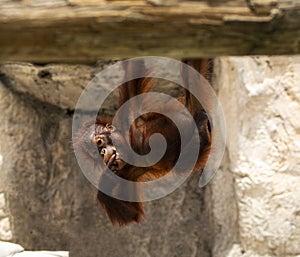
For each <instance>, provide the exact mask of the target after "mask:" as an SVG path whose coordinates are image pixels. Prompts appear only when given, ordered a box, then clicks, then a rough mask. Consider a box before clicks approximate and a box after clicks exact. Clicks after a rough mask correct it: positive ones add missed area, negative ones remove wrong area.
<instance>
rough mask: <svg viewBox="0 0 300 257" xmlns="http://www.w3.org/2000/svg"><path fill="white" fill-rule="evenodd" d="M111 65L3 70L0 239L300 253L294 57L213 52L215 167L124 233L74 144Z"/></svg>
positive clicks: (174, 251) (298, 99)
mask: <svg viewBox="0 0 300 257" xmlns="http://www.w3.org/2000/svg"><path fill="white" fill-rule="evenodd" d="M107 64H108V63H104V62H99V63H98V65H96V66H93V67H90V66H84V65H46V66H34V65H30V64H20V63H19V64H14V63H6V64H2V65H1V66H0V82H1V84H0V119H1V124H0V142H1V143H0V156H2V157H1V158H0V174H1V182H0V240H6V241H7V240H12V241H14V242H17V243H20V244H21V245H22V246H24V248H26V249H31V250H38V249H48V250H70V256H81V257H82V256H85V257H89V256H138V257H143V256H145V257H146V256H147V257H148V256H151V257H152V256H170V257H171V256H172V257H174V256H187V257H188V256H201V257H206V256H207V257H208V256H214V257H224V256H228V257H235V256H251V257H252V256H264V257H269V256H270V257H271V256H280V257H281V256H293V257H295V256H297V255H299V254H300V249H299V245H300V244H299V242H300V215H299V213H300V202H299V200H298V199H299V198H300V179H299V176H300V161H299V160H300V159H299V154H300V123H299V118H298V117H299V113H300V86H299V81H300V58H299V57H244V58H232V57H230V58H229V57H224V58H218V59H216V62H215V73H216V81H215V85H214V87H215V88H216V90H217V91H218V95H219V98H220V100H221V102H222V104H223V108H224V113H225V116H226V121H227V134H228V143H227V149H226V153H225V156H224V159H223V162H222V165H221V167H220V169H219V172H218V173H217V175H216V176H215V178H214V179H213V181H212V182H211V183H210V184H209V185H208V186H206V187H205V188H204V189H199V188H198V186H197V182H198V181H197V178H196V177H195V178H192V179H191V180H189V181H188V182H187V183H185V184H184V185H183V186H182V187H181V188H180V189H178V190H177V191H176V192H174V193H173V194H171V195H169V196H168V197H166V198H164V199H161V200H158V201H154V202H150V203H146V213H147V216H148V219H147V221H146V222H144V223H143V224H142V225H131V226H129V227H126V228H122V229H119V228H115V227H113V226H112V225H111V224H110V223H109V222H108V220H107V218H106V217H105V214H104V212H103V210H102V209H101V208H100V207H98V206H97V205H96V204H95V201H94V193H95V190H94V188H93V186H92V185H91V184H90V183H89V182H88V181H87V180H86V179H85V177H84V175H83V174H82V173H81V171H80V169H79V167H78V166H77V163H76V160H75V157H74V154H73V151H72V148H71V142H70V141H71V122H72V110H73V109H74V106H75V104H76V101H77V99H78V97H79V96H80V93H81V92H82V89H83V88H84V87H85V86H86V85H87V83H88V81H89V80H90V79H91V78H92V77H93V76H94V74H95V73H97V71H99V70H101V69H102V68H103V67H105V66H106V65H107ZM174 94H176V92H174ZM115 102H116V101H115V98H112V101H110V102H107V103H106V107H105V109H106V111H107V112H111V111H112V110H114V108H115V105H114V103H115ZM100 253H101V255H100Z"/></svg>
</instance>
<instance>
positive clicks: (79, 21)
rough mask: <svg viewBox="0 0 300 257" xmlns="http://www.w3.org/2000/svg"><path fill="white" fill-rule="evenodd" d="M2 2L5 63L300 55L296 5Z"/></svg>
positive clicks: (0, 38) (275, 1)
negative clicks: (133, 57)
mask: <svg viewBox="0 0 300 257" xmlns="http://www.w3.org/2000/svg"><path fill="white" fill-rule="evenodd" d="M207 1H208V2H205V1H201V2H200V1H180V0H165V1H163V0H148V1H146V2H145V1H143V0H132V1H104V0H99V1H95V0H86V1H84V0H82V1H80V0H69V1H68V2H66V1H64V0H54V1H52V0H46V1H45V0H24V1H10V0H6V1H5V0H0V60H3V61H30V62H37V63H48V62H85V63H87V62H94V61H96V60H98V59H113V58H126V57H132V56H144V55H160V56H169V57H174V58H181V57H213V56H221V55H263V54H266V55H282V54H299V53H300V2H299V1H297V0H295V1H292V0H265V1H262V0H228V1H220V0H207Z"/></svg>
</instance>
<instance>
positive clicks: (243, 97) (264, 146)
mask: <svg viewBox="0 0 300 257" xmlns="http://www.w3.org/2000/svg"><path fill="white" fill-rule="evenodd" d="M217 66H218V70H217V74H218V83H217V84H218V85H219V94H218V95H219V98H220V100H221V102H222V104H223V108H224V113H225V116H226V121H227V135H228V142H227V156H228V166H227V168H226V171H225V172H224V174H228V173H230V174H231V177H232V178H233V180H234V194H233V197H232V198H231V200H230V199H228V193H227V194H224V193H223V194H220V196H221V199H222V200H220V199H218V201H219V202H221V206H224V204H225V206H227V205H228V204H229V202H230V201H234V202H235V203H236V205H237V209H236V210H237V213H235V210H233V213H232V215H233V216H236V219H237V220H236V225H235V227H236V228H237V230H238V238H237V240H233V241H232V242H233V243H234V245H233V247H232V249H231V252H230V254H229V255H228V256H251V257H253V256H299V254H300V244H299V242H300V215H299V213H300V212H299V211H300V201H299V199H300V158H299V157H300V122H299V121H300V120H299V117H300V116H299V114H300V84H299V82H300V57H252V58H250V57H249V58H221V59H219V60H218V63H217ZM219 175H220V176H221V174H219ZM222 176H224V179H222V184H220V185H226V184H227V183H228V182H229V181H230V179H228V177H226V176H225V175H222ZM215 183H218V179H217V178H216V179H215V180H214V181H213V183H212V187H213V188H214V184H215ZM218 190H223V188H222V187H218V188H216V190H213V191H214V193H217V192H218ZM225 192H226V191H225ZM214 209H215V208H214ZM221 211H222V209H221ZM216 212H217V213H218V215H221V214H220V213H223V212H220V211H217V210H216ZM225 213H226V212H225ZM227 214H228V212H227ZM226 216H227V219H228V220H229V221H230V219H229V215H226ZM216 220H220V218H218V217H216ZM221 220H224V217H222V215H221ZM226 224H227V225H228V224H229V222H228V221H227V222H226ZM225 228H226V229H228V227H225ZM229 234H230V233H229ZM223 240H224V238H220V239H219V240H218V241H217V242H215V247H217V246H218V245H221V244H222V242H223ZM215 254H216V256H224V255H222V254H221V253H218V251H217V252H216V253H215Z"/></svg>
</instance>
